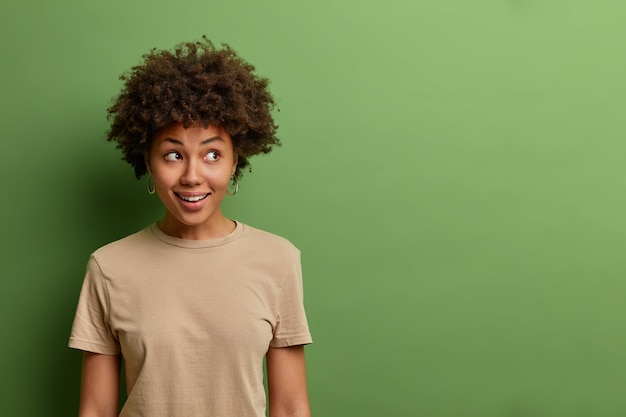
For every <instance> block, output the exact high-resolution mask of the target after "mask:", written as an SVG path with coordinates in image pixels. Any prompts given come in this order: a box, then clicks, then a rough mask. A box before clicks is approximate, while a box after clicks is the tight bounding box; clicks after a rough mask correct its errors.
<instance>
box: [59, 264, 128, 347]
mask: <svg viewBox="0 0 626 417" xmlns="http://www.w3.org/2000/svg"><path fill="white" fill-rule="evenodd" d="M69 347H71V348H74V349H80V350H84V351H87V352H94V353H102V354H107V355H116V354H118V353H120V345H119V342H118V340H117V337H116V335H115V334H114V332H113V330H112V329H111V326H110V322H109V297H108V293H107V288H106V282H105V279H104V276H103V274H102V270H101V269H100V266H99V265H98V263H97V261H96V259H95V258H94V257H93V255H92V256H91V257H90V258H89V262H88V263H87V272H86V274H85V279H84V281H83V286H82V289H81V292H80V298H79V300H78V307H77V309H76V315H75V316H74V324H73V325H72V333H71V335H70V341H69Z"/></svg>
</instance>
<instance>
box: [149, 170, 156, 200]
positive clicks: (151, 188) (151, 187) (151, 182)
mask: <svg viewBox="0 0 626 417" xmlns="http://www.w3.org/2000/svg"><path fill="white" fill-rule="evenodd" d="M155 191H156V187H155V186H154V177H152V172H148V194H150V195H152V194H154V193H155Z"/></svg>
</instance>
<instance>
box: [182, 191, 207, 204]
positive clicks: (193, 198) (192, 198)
mask: <svg viewBox="0 0 626 417" xmlns="http://www.w3.org/2000/svg"><path fill="white" fill-rule="evenodd" d="M174 194H176V197H178V198H180V199H181V200H183V201H189V202H190V203H195V202H196V201H200V200H204V199H205V198H207V197H208V196H209V194H210V193H209V194H203V195H189V196H186V195H180V194H178V193H174Z"/></svg>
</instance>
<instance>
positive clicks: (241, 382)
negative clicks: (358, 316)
mask: <svg viewBox="0 0 626 417" xmlns="http://www.w3.org/2000/svg"><path fill="white" fill-rule="evenodd" d="M308 343H311V336H310V333H309V329H308V325H307V321H306V316H305V312H304V307H303V299H302V276H301V268H300V252H299V251H298V249H296V248H295V247H294V246H293V245H292V244H291V243H290V242H289V241H287V240H285V239H283V238H281V237H278V236H276V235H272V234H270V233H267V232H263V231H261V230H258V229H255V228H252V227H250V226H247V225H244V224H242V223H237V226H236V228H235V230H234V231H233V232H232V233H231V234H229V235H228V236H226V237H223V238H219V239H212V240H204V241H203V240H184V239H178V238H174V237H172V236H169V235H166V234H165V233H163V232H162V231H161V230H160V229H159V228H158V227H157V226H156V225H152V226H149V227H147V228H145V229H143V230H142V231H140V232H138V233H135V234H133V235H130V236H128V237H126V238H124V239H121V240H119V241H116V242H113V243H110V244H108V245H106V246H104V247H102V248H100V249H98V250H97V251H96V252H94V253H93V254H92V256H91V258H90V260H89V262H88V265H87V273H86V275H85V280H84V283H83V288H82V291H81V295H80V299H79V303H78V309H77V312H76V316H75V319H74V324H73V327H72V333H71V337H70V342H69V346H70V347H72V348H76V349H81V350H85V351H89V352H96V353H102V354H111V355H113V354H118V353H120V352H121V353H122V355H123V357H124V361H125V365H126V383H127V388H128V399H127V401H126V403H125V405H124V407H123V409H122V412H121V414H120V417H261V416H265V391H264V387H263V358H264V356H265V353H266V352H267V350H268V348H269V347H270V346H273V347H284V346H293V345H301V344H308Z"/></svg>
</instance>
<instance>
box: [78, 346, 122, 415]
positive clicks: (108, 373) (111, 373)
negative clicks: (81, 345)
mask: <svg viewBox="0 0 626 417" xmlns="http://www.w3.org/2000/svg"><path fill="white" fill-rule="evenodd" d="M120 358H121V357H120V355H101V354H98V353H91V352H84V354H83V377H82V382H81V388H80V406H79V411H78V415H79V417H117V415H118V409H117V408H118V404H117V402H118V397H119V389H120Z"/></svg>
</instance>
